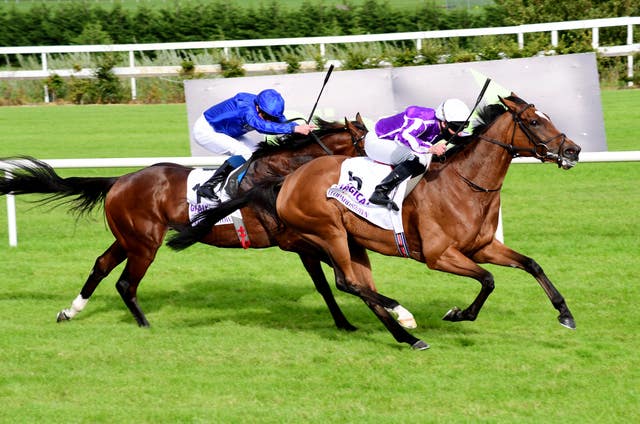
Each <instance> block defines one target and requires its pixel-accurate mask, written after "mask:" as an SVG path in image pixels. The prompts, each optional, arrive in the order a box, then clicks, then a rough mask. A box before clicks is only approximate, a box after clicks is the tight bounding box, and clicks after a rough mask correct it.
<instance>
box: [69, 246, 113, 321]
mask: <svg viewBox="0 0 640 424" xmlns="http://www.w3.org/2000/svg"><path fill="white" fill-rule="evenodd" d="M125 258H126V253H125V252H124V250H123V249H122V247H121V246H120V244H119V243H118V242H114V243H113V244H112V245H111V246H110V247H109V248H108V249H107V250H106V251H105V252H104V253H103V254H102V255H100V256H99V257H98V258H97V259H96V262H95V263H94V265H93V268H92V269H91V272H90V273H89V277H87V281H86V282H85V283H84V286H82V290H80V294H79V295H78V296H77V297H76V298H75V299H74V300H73V302H71V307H69V308H67V309H63V310H62V311H60V312H58V315H57V321H58V322H62V321H69V320H71V319H72V318H73V317H75V316H76V315H77V314H78V313H80V312H81V311H82V310H83V309H84V308H85V306H86V305H87V302H89V298H90V297H91V295H92V294H93V292H94V291H95V290H96V288H97V287H98V284H100V282H101V281H102V280H103V279H105V278H106V277H107V275H109V273H110V272H111V271H112V270H113V268H115V267H116V266H118V265H119V264H120V263H121V262H122V261H123V260H124V259H125Z"/></svg>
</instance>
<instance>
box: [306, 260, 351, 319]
mask: <svg viewBox="0 0 640 424" xmlns="http://www.w3.org/2000/svg"><path fill="white" fill-rule="evenodd" d="M300 259H301V260H302V264H303V265H304V268H305V269H306V270H307V272H308V273H309V276H311V279H312V280H313V284H314V285H315V286H316V290H317V291H318V293H320V295H321V296H322V298H323V299H324V302H325V303H326V304H327V307H328V308H329V312H330V313H331V316H332V317H333V321H334V322H335V324H336V327H338V328H340V329H342V330H347V331H355V330H357V328H356V327H355V326H353V325H352V324H351V323H350V322H349V321H348V320H347V318H346V317H345V316H344V314H343V313H342V310H341V309H340V306H338V303H337V302H336V298H335V297H334V296H333V292H332V291H331V287H330V286H329V282H328V281H327V279H326V277H325V275H324V272H323V271H322V266H321V264H320V261H319V260H318V259H316V258H312V257H310V256H307V255H302V254H300Z"/></svg>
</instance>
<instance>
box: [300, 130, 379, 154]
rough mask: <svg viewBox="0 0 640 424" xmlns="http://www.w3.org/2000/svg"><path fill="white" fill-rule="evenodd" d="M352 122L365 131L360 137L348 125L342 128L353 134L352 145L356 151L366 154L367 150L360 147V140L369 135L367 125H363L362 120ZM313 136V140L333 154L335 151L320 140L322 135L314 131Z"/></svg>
mask: <svg viewBox="0 0 640 424" xmlns="http://www.w3.org/2000/svg"><path fill="white" fill-rule="evenodd" d="M352 124H353V125H354V126H355V127H356V128H357V129H359V130H361V131H363V133H362V135H361V136H359V137H356V136H355V135H354V134H353V133H352V132H351V131H349V128H348V127H342V128H341V130H344V131H347V132H348V133H349V135H350V136H351V145H352V146H353V147H354V148H355V150H356V153H358V155H359V156H364V155H365V152H364V149H363V148H362V147H360V142H361V141H362V140H363V139H364V138H365V136H366V135H367V132H368V131H367V127H365V126H364V125H362V124H361V123H360V122H358V121H355V122H352ZM310 135H311V137H312V138H313V140H314V141H315V142H316V143H317V144H318V145H319V146H320V147H322V150H324V151H325V152H326V153H327V154H328V155H329V156H332V155H333V151H332V150H331V149H330V148H329V147H328V146H327V145H326V144H324V143H323V142H322V140H320V137H318V135H317V134H316V133H315V132H314V131H312V132H311V133H310Z"/></svg>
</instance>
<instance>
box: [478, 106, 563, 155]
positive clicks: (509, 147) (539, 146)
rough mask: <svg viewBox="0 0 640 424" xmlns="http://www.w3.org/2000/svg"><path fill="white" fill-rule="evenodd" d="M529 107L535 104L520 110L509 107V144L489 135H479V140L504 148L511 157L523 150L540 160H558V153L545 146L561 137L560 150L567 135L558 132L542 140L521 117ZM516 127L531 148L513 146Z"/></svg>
mask: <svg viewBox="0 0 640 424" xmlns="http://www.w3.org/2000/svg"><path fill="white" fill-rule="evenodd" d="M529 108H535V106H534V105H533V104H528V105H526V106H525V107H523V108H522V109H521V110H520V111H518V112H514V111H512V110H511V109H509V112H510V113H511V117H512V118H513V131H512V132H511V143H509V144H505V143H502V142H501V141H499V140H496V139H494V138H490V137H486V136H485V135H482V134H481V135H480V136H479V138H480V139H481V140H484V141H488V142H489V143H493V144H495V145H497V146H500V147H502V148H504V149H505V150H506V151H507V152H509V154H510V155H511V157H514V158H516V157H518V156H520V155H521V154H522V153H523V152H528V153H531V155H532V156H533V157H535V158H536V159H540V161H542V162H544V160H545V159H549V158H552V159H555V160H556V162H558V163H559V162H560V161H561V158H560V155H559V154H557V153H550V152H549V147H547V144H549V143H550V142H552V141H553V140H555V139H556V138H559V137H562V142H561V143H560V148H559V149H558V151H559V152H560V151H562V146H563V145H564V143H565V141H566V139H567V136H566V135H565V134H564V133H560V134H558V135H555V136H553V137H551V138H549V139H547V140H542V139H541V138H540V137H538V135H537V134H536V133H535V132H534V131H533V130H532V129H531V127H530V126H529V125H527V124H526V123H525V122H524V120H523V119H522V116H521V115H522V114H523V113H524V112H525V111H526V110H527V109H529ZM516 128H520V130H521V131H522V133H523V134H524V135H525V136H526V137H527V139H528V140H529V142H530V143H531V144H532V145H533V148H526V147H516V146H514V144H513V143H514V141H515V135H516Z"/></svg>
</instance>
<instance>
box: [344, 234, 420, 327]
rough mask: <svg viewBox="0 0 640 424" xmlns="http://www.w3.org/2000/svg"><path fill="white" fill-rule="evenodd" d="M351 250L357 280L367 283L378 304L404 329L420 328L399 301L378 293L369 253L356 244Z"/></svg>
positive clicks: (351, 245)
mask: <svg viewBox="0 0 640 424" xmlns="http://www.w3.org/2000/svg"><path fill="white" fill-rule="evenodd" d="M349 250H350V252H351V267H352V269H353V271H354V272H355V273H356V276H357V277H356V278H358V281H363V282H366V284H367V285H368V286H369V287H370V288H371V289H372V291H371V295H372V296H375V298H376V302H378V303H379V304H380V305H382V307H384V308H385V309H386V310H387V312H389V313H390V314H391V315H392V316H393V317H394V318H395V319H396V321H398V323H399V324H400V325H401V326H403V327H404V328H411V329H413V328H416V327H418V324H417V323H416V320H415V318H414V317H413V314H412V313H411V312H409V311H408V310H407V309H406V308H405V307H404V306H402V305H401V304H400V303H398V301H397V300H395V299H392V298H390V297H387V296H385V295H383V294H381V293H378V291H377V290H376V288H375V283H374V282H373V276H372V275H371V262H370V261H369V256H368V255H367V251H366V250H365V249H362V248H361V247H360V246H358V245H356V244H354V243H350V246H349Z"/></svg>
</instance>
